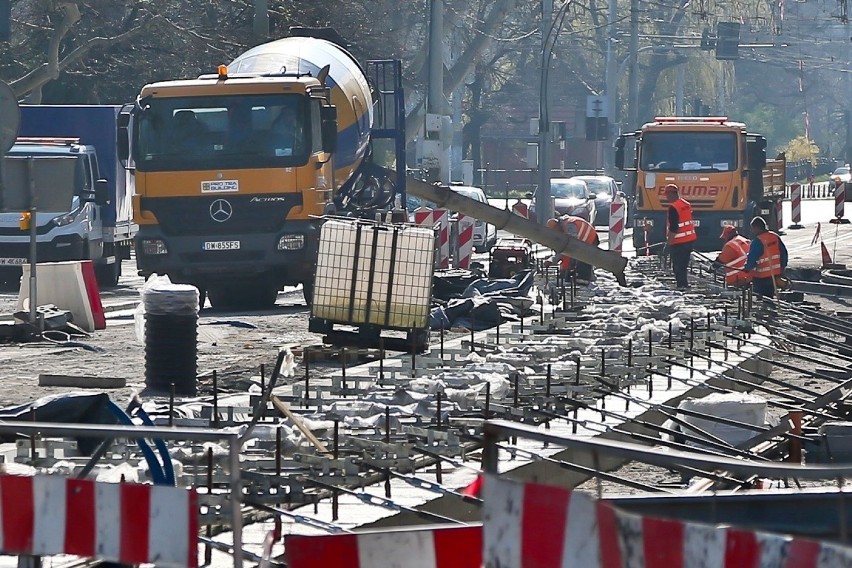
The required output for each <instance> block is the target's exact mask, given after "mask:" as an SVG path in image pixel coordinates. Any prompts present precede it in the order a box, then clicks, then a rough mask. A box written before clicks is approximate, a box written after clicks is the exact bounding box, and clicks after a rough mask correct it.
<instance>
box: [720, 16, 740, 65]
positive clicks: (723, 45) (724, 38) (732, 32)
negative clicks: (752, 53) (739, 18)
mask: <svg viewBox="0 0 852 568" xmlns="http://www.w3.org/2000/svg"><path fill="white" fill-rule="evenodd" d="M739 48H740V24H739V22H719V23H718V24H717V25H716V59H718V60H721V61H725V60H734V59H739V58H740V53H739Z"/></svg>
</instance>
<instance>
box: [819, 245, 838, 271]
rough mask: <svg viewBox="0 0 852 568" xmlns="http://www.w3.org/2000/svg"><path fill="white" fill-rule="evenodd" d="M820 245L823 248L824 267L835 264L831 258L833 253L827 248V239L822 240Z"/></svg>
mask: <svg viewBox="0 0 852 568" xmlns="http://www.w3.org/2000/svg"><path fill="white" fill-rule="evenodd" d="M819 246H820V248H821V249H822V267H823V268H826V267H828V266H830V265H832V264H834V262H833V261H832V260H831V255H830V254H828V248H826V246H825V241H820V242H819Z"/></svg>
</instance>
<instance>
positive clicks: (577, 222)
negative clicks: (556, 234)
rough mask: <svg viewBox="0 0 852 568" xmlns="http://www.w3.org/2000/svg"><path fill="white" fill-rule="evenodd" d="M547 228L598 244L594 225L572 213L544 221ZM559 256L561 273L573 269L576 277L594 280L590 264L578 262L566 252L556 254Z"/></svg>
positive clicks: (587, 242)
mask: <svg viewBox="0 0 852 568" xmlns="http://www.w3.org/2000/svg"><path fill="white" fill-rule="evenodd" d="M546 226H547V227H548V228H549V229H556V230H558V231H560V232H561V233H563V234H566V235H568V236H570V237H574V238H575V239H578V240H580V241H583V242H584V243H586V244H590V245H594V246H598V245H599V244H600V242H601V241H600V238H598V232H597V231H596V230H595V227H594V225H592V224H591V223H589V222H588V221H586V220H585V219H582V218H580V217H575V216H573V215H563V216H561V217H559V218H558V219H549V220H548V221H547V223H546ZM557 257H559V266H560V269H561V270H562V272H563V273H567V272H570V271H572V270H573V271H574V272H575V274H576V275H577V278H582V279H583V280H586V281H588V282H591V281H592V280H594V274H595V273H594V269H593V268H592V266H591V265H590V264H586V263H585V262H579V261H578V260H576V259H573V258H571V257H570V256H568V255H566V254H560V255H557Z"/></svg>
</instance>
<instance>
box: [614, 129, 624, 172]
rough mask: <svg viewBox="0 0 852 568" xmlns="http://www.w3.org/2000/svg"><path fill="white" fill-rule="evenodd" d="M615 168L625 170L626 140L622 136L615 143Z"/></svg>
mask: <svg viewBox="0 0 852 568" xmlns="http://www.w3.org/2000/svg"><path fill="white" fill-rule="evenodd" d="M615 167H616V168H618V169H619V170H624V138H623V137H621V136H619V137H618V139H617V140H616V141H615Z"/></svg>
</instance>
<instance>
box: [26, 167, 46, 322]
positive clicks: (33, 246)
mask: <svg viewBox="0 0 852 568" xmlns="http://www.w3.org/2000/svg"><path fill="white" fill-rule="evenodd" d="M27 178H28V179H27V181H28V182H29V190H30V211H29V212H30V324H32V325H36V324H37V323H38V322H37V315H36V308H37V307H38V286H37V282H36V263H37V260H36V251H37V250H38V223H37V222H36V186H35V158H33V157H32V156H30V157H29V158H27ZM39 331H44V330H43V329H41V326H39Z"/></svg>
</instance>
